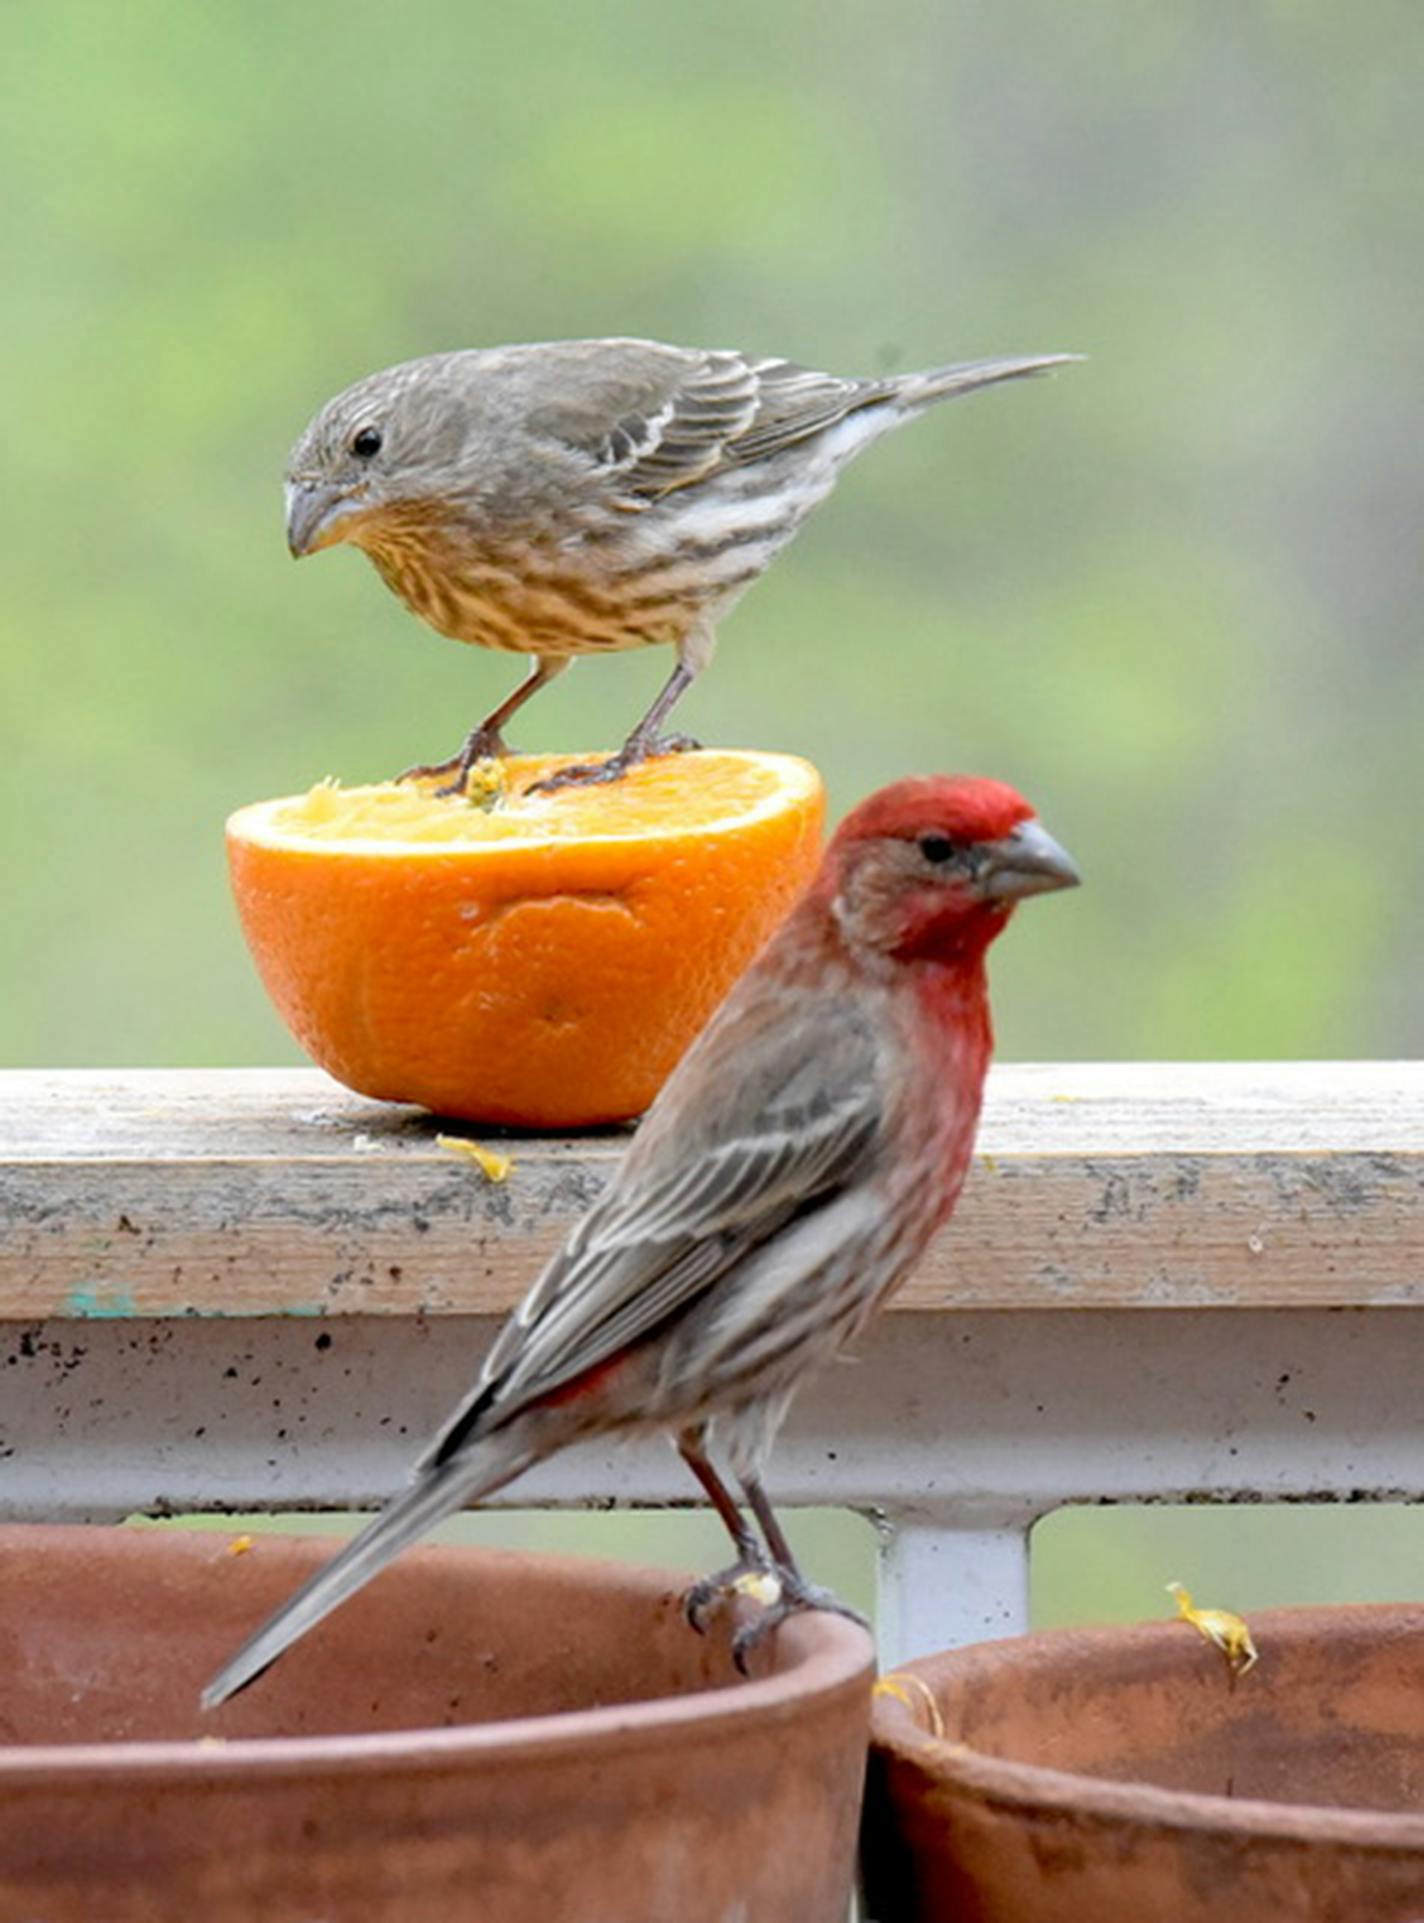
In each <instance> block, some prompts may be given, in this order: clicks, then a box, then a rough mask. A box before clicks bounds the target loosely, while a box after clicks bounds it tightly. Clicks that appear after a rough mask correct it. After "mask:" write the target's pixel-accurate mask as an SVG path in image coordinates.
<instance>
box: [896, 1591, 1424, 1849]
mask: <svg viewBox="0 0 1424 1923" xmlns="http://www.w3.org/2000/svg"><path fill="white" fill-rule="evenodd" d="M1390 1618H1393V1619H1394V1621H1395V1624H1396V1625H1397V1633H1404V1632H1405V1631H1407V1630H1409V1631H1413V1632H1414V1633H1416V1634H1421V1635H1424V1605H1420V1604H1409V1603H1347V1604H1337V1605H1331V1606H1328V1607H1316V1608H1296V1609H1274V1610H1260V1611H1254V1612H1253V1613H1252V1616H1251V1624H1252V1627H1253V1629H1254V1630H1256V1631H1257V1632H1258V1634H1259V1638H1260V1641H1261V1644H1262V1647H1263V1648H1264V1647H1265V1646H1266V1644H1267V1642H1271V1643H1274V1644H1275V1645H1276V1646H1277V1647H1279V1646H1280V1644H1281V1643H1284V1642H1291V1643H1298V1642H1310V1641H1317V1640H1319V1639H1320V1638H1321V1636H1322V1635H1323V1634H1325V1633H1327V1632H1328V1631H1329V1630H1331V1629H1339V1628H1340V1627H1341V1626H1343V1625H1344V1624H1346V1623H1352V1624H1354V1625H1356V1626H1359V1627H1364V1626H1366V1625H1368V1624H1369V1623H1370V1622H1371V1621H1374V1622H1376V1623H1378V1622H1380V1621H1381V1620H1382V1619H1383V1620H1388V1619H1390ZM1177 1627H1178V1625H1177V1624H1176V1623H1175V1622H1174V1621H1173V1619H1171V1618H1170V1617H1168V1618H1164V1619H1163V1620H1162V1621H1160V1622H1149V1623H1136V1624H1130V1625H1129V1624H1124V1625H1116V1626H1112V1627H1108V1628H1091V1629H1049V1630H1041V1631H1039V1632H1038V1633H1037V1634H1035V1635H1032V1636H1015V1637H1008V1638H1005V1639H1004V1640H1003V1641H1002V1642H996V1643H979V1644H973V1645H971V1646H969V1647H968V1648H965V1649H960V1650H949V1651H945V1652H943V1653H942V1654H939V1655H936V1656H925V1657H920V1658H917V1659H916V1660H915V1661H913V1662H908V1663H904V1664H902V1665H901V1666H900V1667H899V1669H898V1670H897V1671H895V1672H894V1673H895V1674H897V1675H902V1676H903V1675H906V1674H908V1675H911V1676H914V1677H916V1678H918V1680H919V1681H920V1682H921V1683H923V1684H924V1685H925V1687H926V1688H927V1689H929V1691H930V1692H931V1694H932V1695H933V1696H934V1697H935V1699H936V1702H938V1700H939V1698H940V1696H941V1694H942V1693H943V1691H944V1690H945V1689H946V1687H952V1686H953V1682H954V1678H955V1674H956V1672H957V1671H958V1670H961V1669H968V1668H971V1667H973V1668H977V1669H982V1667H983V1666H984V1665H985V1664H986V1663H987V1664H992V1665H993V1666H994V1667H996V1668H997V1667H1004V1668H1007V1667H1014V1666H1017V1665H1019V1664H1021V1663H1022V1662H1023V1660H1024V1656H1025V1654H1026V1653H1027V1654H1028V1655H1029V1657H1030V1660H1031V1661H1033V1662H1035V1663H1038V1662H1042V1663H1043V1664H1044V1665H1045V1666H1046V1665H1047V1664H1048V1663H1050V1662H1053V1661H1058V1660H1062V1654H1063V1652H1064V1651H1065V1650H1067V1649H1073V1650H1075V1651H1076V1652H1077V1653H1078V1654H1079V1655H1080V1656H1081V1657H1082V1658H1083V1659H1090V1658H1091V1657H1093V1656H1097V1657H1099V1658H1100V1659H1101V1658H1103V1657H1108V1656H1111V1655H1112V1654H1113V1653H1115V1652H1121V1651H1123V1650H1124V1648H1125V1647H1126V1648H1134V1647H1136V1648H1141V1647H1143V1646H1145V1645H1148V1644H1151V1643H1155V1642H1158V1641H1159V1640H1160V1638H1161V1637H1162V1636H1163V1634H1164V1633H1174V1632H1175V1631H1176V1629H1177ZM870 1733H871V1749H872V1752H875V1751H879V1752H880V1753H881V1754H882V1755H885V1754H888V1755H890V1756H892V1757H893V1758H894V1759H895V1760H896V1761H898V1762H901V1763H904V1764H906V1765H908V1766H909V1767H911V1768H913V1769H914V1770H915V1771H916V1772H917V1773H918V1774H919V1775H920V1776H921V1777H923V1778H925V1779H927V1780H929V1781H930V1782H933V1783H938V1784H940V1785H948V1786H950V1787H951V1788H957V1789H960V1790H962V1791H965V1792H968V1793H969V1794H970V1795H973V1796H974V1797H976V1798H978V1799H980V1800H983V1801H986V1802H992V1803H994V1804H997V1805H1000V1806H1007V1807H1009V1808H1017V1809H1022V1810H1026V1811H1038V1812H1042V1813H1048V1812H1052V1811H1058V1812H1063V1811H1070V1812H1072V1813H1073V1814H1075V1815H1079V1816H1089V1817H1092V1818H1094V1819H1096V1820H1097V1821H1098V1822H1100V1823H1103V1824H1105V1825H1109V1826H1112V1825H1127V1824H1132V1825H1134V1826H1136V1827H1138V1828H1144V1827H1154V1828H1159V1829H1175V1830H1198V1831H1200V1830H1211V1831H1215V1832H1217V1833H1218V1834H1219V1833H1220V1832H1221V1831H1223V1830H1228V1831H1232V1832H1234V1833H1236V1834H1237V1835H1243V1836H1247V1835H1249V1836H1257V1837H1263V1838H1269V1839H1271V1840H1274V1841H1278V1842H1283V1843H1300V1844H1310V1843H1319V1842H1321V1841H1327V1842H1331V1843H1338V1844H1348V1845H1351V1846H1353V1847H1355V1848H1357V1849H1362V1850H1372V1851H1377V1852H1396V1853H1398V1852H1408V1853H1410V1854H1413V1853H1415V1852H1420V1851H1424V1816H1416V1815H1409V1814H1404V1813H1401V1812H1399V1811H1395V1810H1372V1809H1362V1808H1359V1807H1358V1806H1353V1807H1346V1808H1341V1807H1337V1806H1333V1805H1331V1804H1328V1803H1283V1802H1273V1801H1268V1800H1266V1799H1264V1798H1259V1797H1245V1796H1241V1797H1234V1796H1233V1797H1227V1796H1215V1795H1212V1794H1210V1793H1209V1792H1207V1791H1203V1790H1171V1789H1160V1788H1158V1787H1157V1786H1155V1785H1154V1784H1150V1783H1134V1782H1131V1781H1129V1780H1124V1779H1121V1778H1114V1777H1099V1776H1086V1775H1080V1774H1078V1773H1077V1772H1075V1771H1072V1770H1061V1769H1052V1768H1050V1767H1048V1766H1047V1765H1045V1764H1041V1763H1021V1762H1013V1761H1010V1760H1009V1759H1007V1758H1004V1757H998V1756H991V1755H989V1754H987V1753H986V1752H985V1751H982V1750H977V1749H975V1748H973V1747H972V1746H971V1745H970V1744H968V1743H961V1742H955V1741H952V1740H950V1739H949V1738H946V1737H940V1736H936V1735H935V1734H934V1733H933V1732H932V1731H930V1730H927V1729H926V1728H925V1727H924V1726H923V1724H922V1723H920V1722H919V1721H918V1720H917V1718H916V1714H915V1712H914V1710H912V1709H911V1708H910V1707H909V1706H908V1705H907V1704H906V1703H903V1702H901V1701H900V1700H899V1699H898V1698H897V1697H895V1696H894V1695H892V1694H891V1693H890V1692H888V1691H881V1690H878V1691H877V1692H876V1694H875V1697H874V1700H873V1702H872V1705H871V1732H870Z"/></svg>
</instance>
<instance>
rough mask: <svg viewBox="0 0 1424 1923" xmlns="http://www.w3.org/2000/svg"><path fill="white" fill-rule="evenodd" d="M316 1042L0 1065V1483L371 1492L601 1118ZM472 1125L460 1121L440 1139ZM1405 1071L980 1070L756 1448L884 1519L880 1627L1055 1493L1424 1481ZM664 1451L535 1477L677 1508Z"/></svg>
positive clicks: (514, 1291) (401, 1464) (87, 1503)
mask: <svg viewBox="0 0 1424 1923" xmlns="http://www.w3.org/2000/svg"><path fill="white" fill-rule="evenodd" d="M436 1127H437V1125H436V1124H434V1123H433V1122H432V1121H431V1120H430V1119H429V1118H428V1117H425V1116H422V1115H419V1114H416V1113H413V1112H411V1111H407V1110H396V1109H390V1108H386V1107H382V1106H380V1105H378V1104H375V1103H370V1102H365V1101H362V1100H360V1099H359V1098H357V1097H355V1096H352V1095H349V1094H347V1093H346V1092H345V1091H344V1090H342V1089H340V1088H338V1087H337V1086H336V1085H335V1084H334V1083H332V1082H330V1081H328V1080H327V1079H326V1078H325V1077H324V1076H322V1075H321V1074H319V1073H318V1072H316V1071H315V1070H292V1071H287V1070H280V1071H248V1070H233V1071H219V1072H213V1073H196V1072H194V1073H189V1072H166V1071H150V1072H133V1073H77V1072H76V1073H55V1074H47V1073H42V1072H30V1071H16V1072H10V1073H6V1074H0V1321H3V1327H0V1383H3V1399H0V1509H2V1510H3V1512H4V1513H6V1514H8V1515H10V1516H20V1517H33V1518H41V1517H47V1518H70V1519H75V1518H81V1517H83V1518H95V1519H98V1518H112V1517H116V1516H121V1515H126V1514H129V1513H131V1512H133V1511H149V1512H153V1513H162V1512H173V1511H185V1510H199V1509H210V1508H238V1509H242V1508H248V1509H255V1508H301V1507H327V1508H344V1507H357V1506H365V1505H369V1504H373V1503H375V1502H377V1501H379V1500H380V1499H381V1498H383V1497H384V1496H386V1495H387V1494H389V1493H390V1492H391V1491H393V1490H395V1489H396V1488H398V1487H400V1486H402V1484H403V1482H404V1479H405V1477H406V1474H407V1471H408V1467H409V1464H410V1462H411V1460H412V1458H413V1456H414V1454H415V1453H416V1451H417V1449H418V1447H419V1446H420V1444H421V1443H422V1442H423V1441H424V1440H425V1438H426V1436H427V1435H428V1434H429V1433H430V1432H431V1431H432V1430H433V1429H434V1427H435V1426H436V1424H437V1423H438V1422H439V1420H440V1419H441V1417H442V1416H443V1415H444V1414H445V1412H446V1411H447V1410H448V1408H449V1407H450V1406H451V1405H452V1404H453V1403H454V1401H455V1400H456V1398H457V1396H458V1395H459V1393H460V1392H461V1390H462V1389H463V1387H464V1386H465V1384H466V1383H467V1382H468V1380H469V1378H470V1375H471V1373H472V1372H473V1369H474V1367H475V1365H476V1363H477V1360H478V1357H479V1355H480V1353H481V1351H482V1349H483V1347H484V1345H485V1343H486V1342H487V1341H488V1340H489V1338H490V1337H491V1335H492V1333H493V1330H494V1328H495V1326H496V1324H497V1319H498V1318H499V1316H501V1315H502V1314H503V1312H504V1311H505V1310H507V1309H508V1308H509V1307H510V1306H511V1305H512V1304H513V1302H514V1301H515V1300H516V1299H517V1298H518V1296H519V1294H520V1292H521V1291H522V1290H523V1288H524V1287H525V1286H526V1284H527V1283H528V1282H529V1281H530V1280H531V1278H532V1277H533V1276H534V1275H535V1273H536V1272H537V1270H538V1268H539V1266H540V1264H541V1262H542V1261H543V1259H544V1258H545V1257H546V1256H547V1255H548V1253H549V1252H550V1250H551V1249H552V1248H553V1247H554V1246H555V1244H556V1243H557V1242H558V1240H559V1239H560V1238H561V1237H562V1235H563V1234H564V1233H565V1232H566V1231H567V1229H568V1227H569V1225H570V1224H571V1223H572V1222H573V1221H574V1220H575V1218H576V1217H577V1216H578V1214H579V1213H580V1212H581V1211H582V1209H583V1208H584V1207H585V1206H586V1205H587V1203H588V1202H589V1200H590V1199H591V1197H592V1196H593V1195H594V1194H595V1193H596V1192H597V1190H598V1188H599V1186H600V1184H601V1183H602V1182H603V1181H604V1180H605V1179H606V1176H607V1173H608V1170H609V1168H610V1167H611V1165H612V1163H613V1161H614V1159H615V1158H616V1156H617V1155H618V1154H619V1153H620V1152H621V1148H622V1146H623V1142H624V1139H625V1138H623V1137H621V1136H618V1135H592V1136H585V1137H581V1138H577V1139H574V1140H553V1139H547V1138H528V1139H516V1140H514V1141H512V1142H510V1141H503V1142H501V1143H500V1146H501V1147H502V1148H505V1149H508V1150H510V1151H511V1152H512V1154H513V1157H514V1167H513V1171H512V1173H511V1175H510V1177H509V1179H508V1180H507V1181H506V1182H505V1183H503V1184H500V1185H497V1186H496V1185H492V1184H489V1183H487V1182H486V1181H485V1180H484V1178H483V1177H481V1176H480V1175H479V1174H478V1173H477V1172H476V1171H475V1170H474V1169H472V1168H471V1167H470V1166H469V1165H467V1164H466V1163H464V1162H462V1161H459V1160H457V1159H455V1158H454V1157H452V1156H451V1155H450V1154H449V1153H448V1152H447V1151H445V1150H443V1149H441V1148H439V1147H438V1146H437V1145H436V1143H435V1140H434V1137H435V1133H436ZM463 1132H467V1133H468V1132H471V1131H463ZM1422 1309H1424V1065H1417V1064H1391V1063H1351V1064H1328V1065H1317V1064H1302V1063H1292V1064H1269V1065H1261V1066H1258V1065H1248V1064H1200V1065H1191V1064H1166V1065H1154V1064H1134V1065H1130V1066H1129V1065H1103V1066H1091V1065H1090V1066H1038V1067H1006V1068H1001V1069H998V1070H996V1071H995V1073H994V1076H993V1078H992V1081H991V1086H990V1094H989V1099H988V1103H987V1108H986V1113H985V1120H984V1125H983V1130H982V1134H981V1138H980V1154H979V1157H978V1160H977V1162H976V1165H975V1168H974V1171H973V1174H972V1177H971V1179H970V1182H969V1185H968V1187H967V1189H966V1191H965V1195H964V1199H963V1202H962V1204H961V1207H960V1210H959V1213H958V1216H957V1218H956V1220H955V1222H954V1223H953V1224H952V1226H951V1227H950V1229H949V1230H948V1231H947V1232H946V1233H945V1235H944V1236H943V1237H942V1238H941V1240H940V1241H939V1243H938V1244H937V1245H936V1246H935V1248H934V1249H933V1250H932V1251H931V1253H930V1256H929V1257H928V1259H927V1260H926V1261H925V1263H924V1264H923V1265H922V1267H921V1269H920V1270H919V1272H918V1273H917V1274H916V1275H915V1276H914V1278H912V1280H911V1281H910V1282H909V1283H908V1284H907V1286H906V1287H905V1289H904V1290H903V1292H902V1293H901V1295H900V1296H899V1297H898V1299H897V1301H896V1304H895V1306H894V1309H893V1311H892V1312H891V1313H890V1314H888V1315H887V1316H885V1317H884V1318H883V1319H882V1322H881V1324H880V1325H879V1327H878V1328H877V1329H876V1330H875V1331H874V1333H873V1334H872V1335H871V1336H870V1338H869V1339H868V1340H867V1342H866V1344H865V1346H864V1349H863V1351H862V1354H861V1356H860V1358H859V1360H858V1361H856V1362H855V1363H852V1364H847V1365H846V1366H844V1367H838V1368H835V1369H832V1370H831V1371H830V1372H829V1373H828V1374H826V1375H824V1376H823V1377H822V1378H820V1380H818V1381H816V1382H813V1383H812V1384H811V1385H809V1386H808V1388H807V1390H806V1391H805V1392H804V1393H803V1395H802V1397H801V1399H800V1401H799V1402H798V1404H797V1405H796V1408H795V1411H794V1413H793V1416H792V1419H791V1421H790V1423H789V1424H788V1427H787V1430H786V1433H785V1436H784V1438H783V1441H782V1444H781V1446H780V1448H779V1450H778V1454H777V1457H776V1461H775V1464H774V1466H773V1472H772V1476H771V1483H772V1487H773V1489H774V1491H775V1493H776V1494H777V1496H778V1497H779V1498H780V1499H781V1500H783V1501H786V1502H789V1503H818V1504H832V1505H845V1506H847V1507H849V1508H853V1509H856V1510H859V1511H861V1512H864V1513H867V1514H870V1515H872V1516H873V1517H874V1518H875V1520H876V1521H877V1522H878V1523H879V1524H880V1526H881V1543H882V1555H881V1604H882V1608H881V1623H882V1642H883V1647H884V1653H885V1655H886V1656H887V1657H889V1658H890V1659H894V1658H896V1657H898V1656H900V1655H903V1654H904V1653H906V1652H907V1651H916V1650H925V1649H929V1648H933V1647H943V1646H945V1645H947V1644H949V1643H953V1642H957V1641H965V1640H970V1639H974V1638H978V1637H982V1636H985V1635H994V1634H1001V1633H1006V1632H1008V1631H1011V1630H1014V1629H1017V1628H1019V1627H1021V1626H1022V1624H1023V1622H1024V1620H1025V1617H1026V1606H1027V1538H1028V1531H1029V1529H1030V1528H1031V1526H1032V1524H1033V1523H1034V1522H1035V1521H1036V1520H1037V1519H1038V1518H1039V1517H1040V1516H1042V1515H1044V1514H1046V1513H1048V1512H1049V1511H1050V1510H1052V1509H1054V1508H1057V1507H1059V1506H1061V1505H1063V1504H1065V1503H1076V1502H1103V1501H1114V1502H1125V1501H1184V1500H1191V1501H1201V1500H1206V1501H1254V1500H1300V1501H1320V1502H1333V1501H1359V1500H1369V1501H1375V1500H1391V1499H1401V1500H1417V1499H1421V1498H1424V1424H1421V1419H1420V1418H1421V1407H1422V1406H1424V1390H1421V1380H1424V1369H1421V1365H1420V1356H1421V1353H1424V1319H1421V1315H1420V1311H1421V1310H1422ZM689 1493H690V1492H689V1490H688V1487H687V1484H686V1481H685V1476H684V1472H683V1470H682V1469H681V1467H680V1465H679V1464H678V1463H677V1462H676V1461H675V1459H674V1458H673V1456H672V1453H671V1451H669V1450H667V1449H665V1448H663V1447H661V1446H659V1445H647V1446H642V1447H636V1448H618V1449H611V1450H607V1451H598V1450H592V1449H585V1450H580V1451H575V1452H573V1453H571V1454H570V1455H568V1456H566V1457H564V1458H561V1459H559V1460H557V1461H555V1462H553V1463H551V1464H548V1465H546V1466H545V1467H544V1468H542V1469H540V1470H538V1471H536V1472H534V1473H533V1474H531V1475H530V1476H528V1477H526V1478H525V1479H524V1480H523V1481H522V1482H520V1483H519V1484H518V1485H517V1486H516V1488H515V1489H514V1490H512V1491H511V1492H510V1493H509V1497H508V1500H510V1501H513V1502H516V1503H519V1504H521V1505H522V1504H527V1503H539V1504H544V1503H548V1504H579V1503H598V1504H600V1505H602V1504H606V1503H607V1502H609V1501H618V1502H627V1503H631V1504H638V1503H658V1504H663V1503H669V1502H674V1503H675V1502H681V1501H684V1500H686V1499H687V1498H688V1496H689Z"/></svg>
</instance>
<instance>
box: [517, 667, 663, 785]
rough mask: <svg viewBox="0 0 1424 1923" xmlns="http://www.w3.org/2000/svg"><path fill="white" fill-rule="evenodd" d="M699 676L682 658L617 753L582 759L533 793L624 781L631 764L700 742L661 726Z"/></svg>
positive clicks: (562, 769)
mask: <svg viewBox="0 0 1424 1923" xmlns="http://www.w3.org/2000/svg"><path fill="white" fill-rule="evenodd" d="M696 678H697V668H696V667H695V666H691V667H690V666H689V665H688V664H687V662H686V661H683V660H681V659H679V661H678V663H677V666H676V667H675V668H674V669H673V671H672V673H671V674H670V675H669V676H668V678H667V680H666V682H665V683H664V684H663V688H662V691H661V692H660V694H659V695H658V698H657V700H656V701H655V702H654V703H653V705H652V707H651V708H649V710H648V712H647V713H646V714H645V715H644V716H643V718H642V720H641V721H640V722H639V723H638V725H637V727H636V728H634V730H633V732H632V734H630V735H629V737H628V739H627V740H626V741H625V742H624V743H623V746H622V747H621V748H620V749H619V750H618V752H617V754H616V755H610V756H609V757H608V759H607V761H581V762H577V763H576V764H575V765H574V766H573V767H572V768H560V769H559V771H558V773H557V774H552V775H546V776H545V777H544V779H543V780H542V781H536V782H535V784H534V786H533V787H532V788H531V789H530V790H529V792H530V794H531V795H532V794H552V793H553V791H554V790H555V789H556V788H586V787H589V786H591V785H592V784H594V783H595V782H603V781H621V780H622V778H623V776H624V775H626V774H627V772H628V770H629V769H630V768H636V767H637V766H638V765H639V763H640V762H644V761H650V760H651V759H652V758H653V756H654V755H677V754H685V753H686V752H687V750H688V749H689V748H696V747H698V746H699V745H700V744H699V743H698V742H696V741H694V740H693V739H692V736H691V735H686V734H660V733H659V729H660V728H661V727H662V725H663V723H664V722H665V721H666V720H667V718H668V716H669V715H670V714H671V713H672V711H673V709H674V708H675V707H676V706H677V704H678V702H679V701H680V700H681V699H682V697H683V695H685V694H686V693H687V690H688V689H689V688H690V687H691V686H692V684H693V682H694V681H695V680H696Z"/></svg>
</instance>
